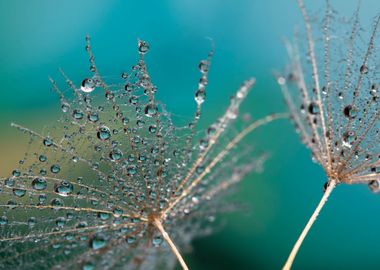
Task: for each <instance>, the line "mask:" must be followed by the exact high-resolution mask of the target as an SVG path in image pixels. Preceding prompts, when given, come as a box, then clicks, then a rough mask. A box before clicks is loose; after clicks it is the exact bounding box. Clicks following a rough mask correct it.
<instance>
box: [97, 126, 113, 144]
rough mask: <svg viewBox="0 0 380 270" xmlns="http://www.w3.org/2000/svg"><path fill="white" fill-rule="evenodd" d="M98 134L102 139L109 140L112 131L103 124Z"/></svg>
mask: <svg viewBox="0 0 380 270" xmlns="http://www.w3.org/2000/svg"><path fill="white" fill-rule="evenodd" d="M97 136H98V138H99V139H100V140H102V141H105V140H108V139H109V138H110V137H111V131H110V129H109V128H108V127H106V126H101V127H99V130H98V133H97Z"/></svg>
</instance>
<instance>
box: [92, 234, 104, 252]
mask: <svg viewBox="0 0 380 270" xmlns="http://www.w3.org/2000/svg"><path fill="white" fill-rule="evenodd" d="M106 243H107V241H106V239H105V237H104V236H102V235H95V236H94V238H92V239H91V241H90V247H91V248H92V249H94V250H98V249H101V248H103V247H105V246H106Z"/></svg>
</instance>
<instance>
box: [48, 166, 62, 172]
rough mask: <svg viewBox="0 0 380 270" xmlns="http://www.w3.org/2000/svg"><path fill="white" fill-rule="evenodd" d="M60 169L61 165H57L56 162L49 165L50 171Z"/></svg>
mask: <svg viewBox="0 0 380 270" xmlns="http://www.w3.org/2000/svg"><path fill="white" fill-rule="evenodd" d="M60 170H61V167H60V166H59V165H58V164H53V165H52V166H51V167H50V171H51V172H52V173H59V171H60Z"/></svg>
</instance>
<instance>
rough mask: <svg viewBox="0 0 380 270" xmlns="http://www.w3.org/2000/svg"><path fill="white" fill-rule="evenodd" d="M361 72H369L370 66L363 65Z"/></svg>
mask: <svg viewBox="0 0 380 270" xmlns="http://www.w3.org/2000/svg"><path fill="white" fill-rule="evenodd" d="M360 73H361V74H367V73H368V67H367V66H366V65H362V66H361V67H360Z"/></svg>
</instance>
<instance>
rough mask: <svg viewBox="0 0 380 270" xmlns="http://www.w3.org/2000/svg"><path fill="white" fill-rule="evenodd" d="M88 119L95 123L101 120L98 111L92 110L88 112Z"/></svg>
mask: <svg viewBox="0 0 380 270" xmlns="http://www.w3.org/2000/svg"><path fill="white" fill-rule="evenodd" d="M87 119H88V120H89V121H91V122H93V123H95V122H98V121H99V115H98V114H97V113H96V112H92V113H90V114H88V116H87Z"/></svg>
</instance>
